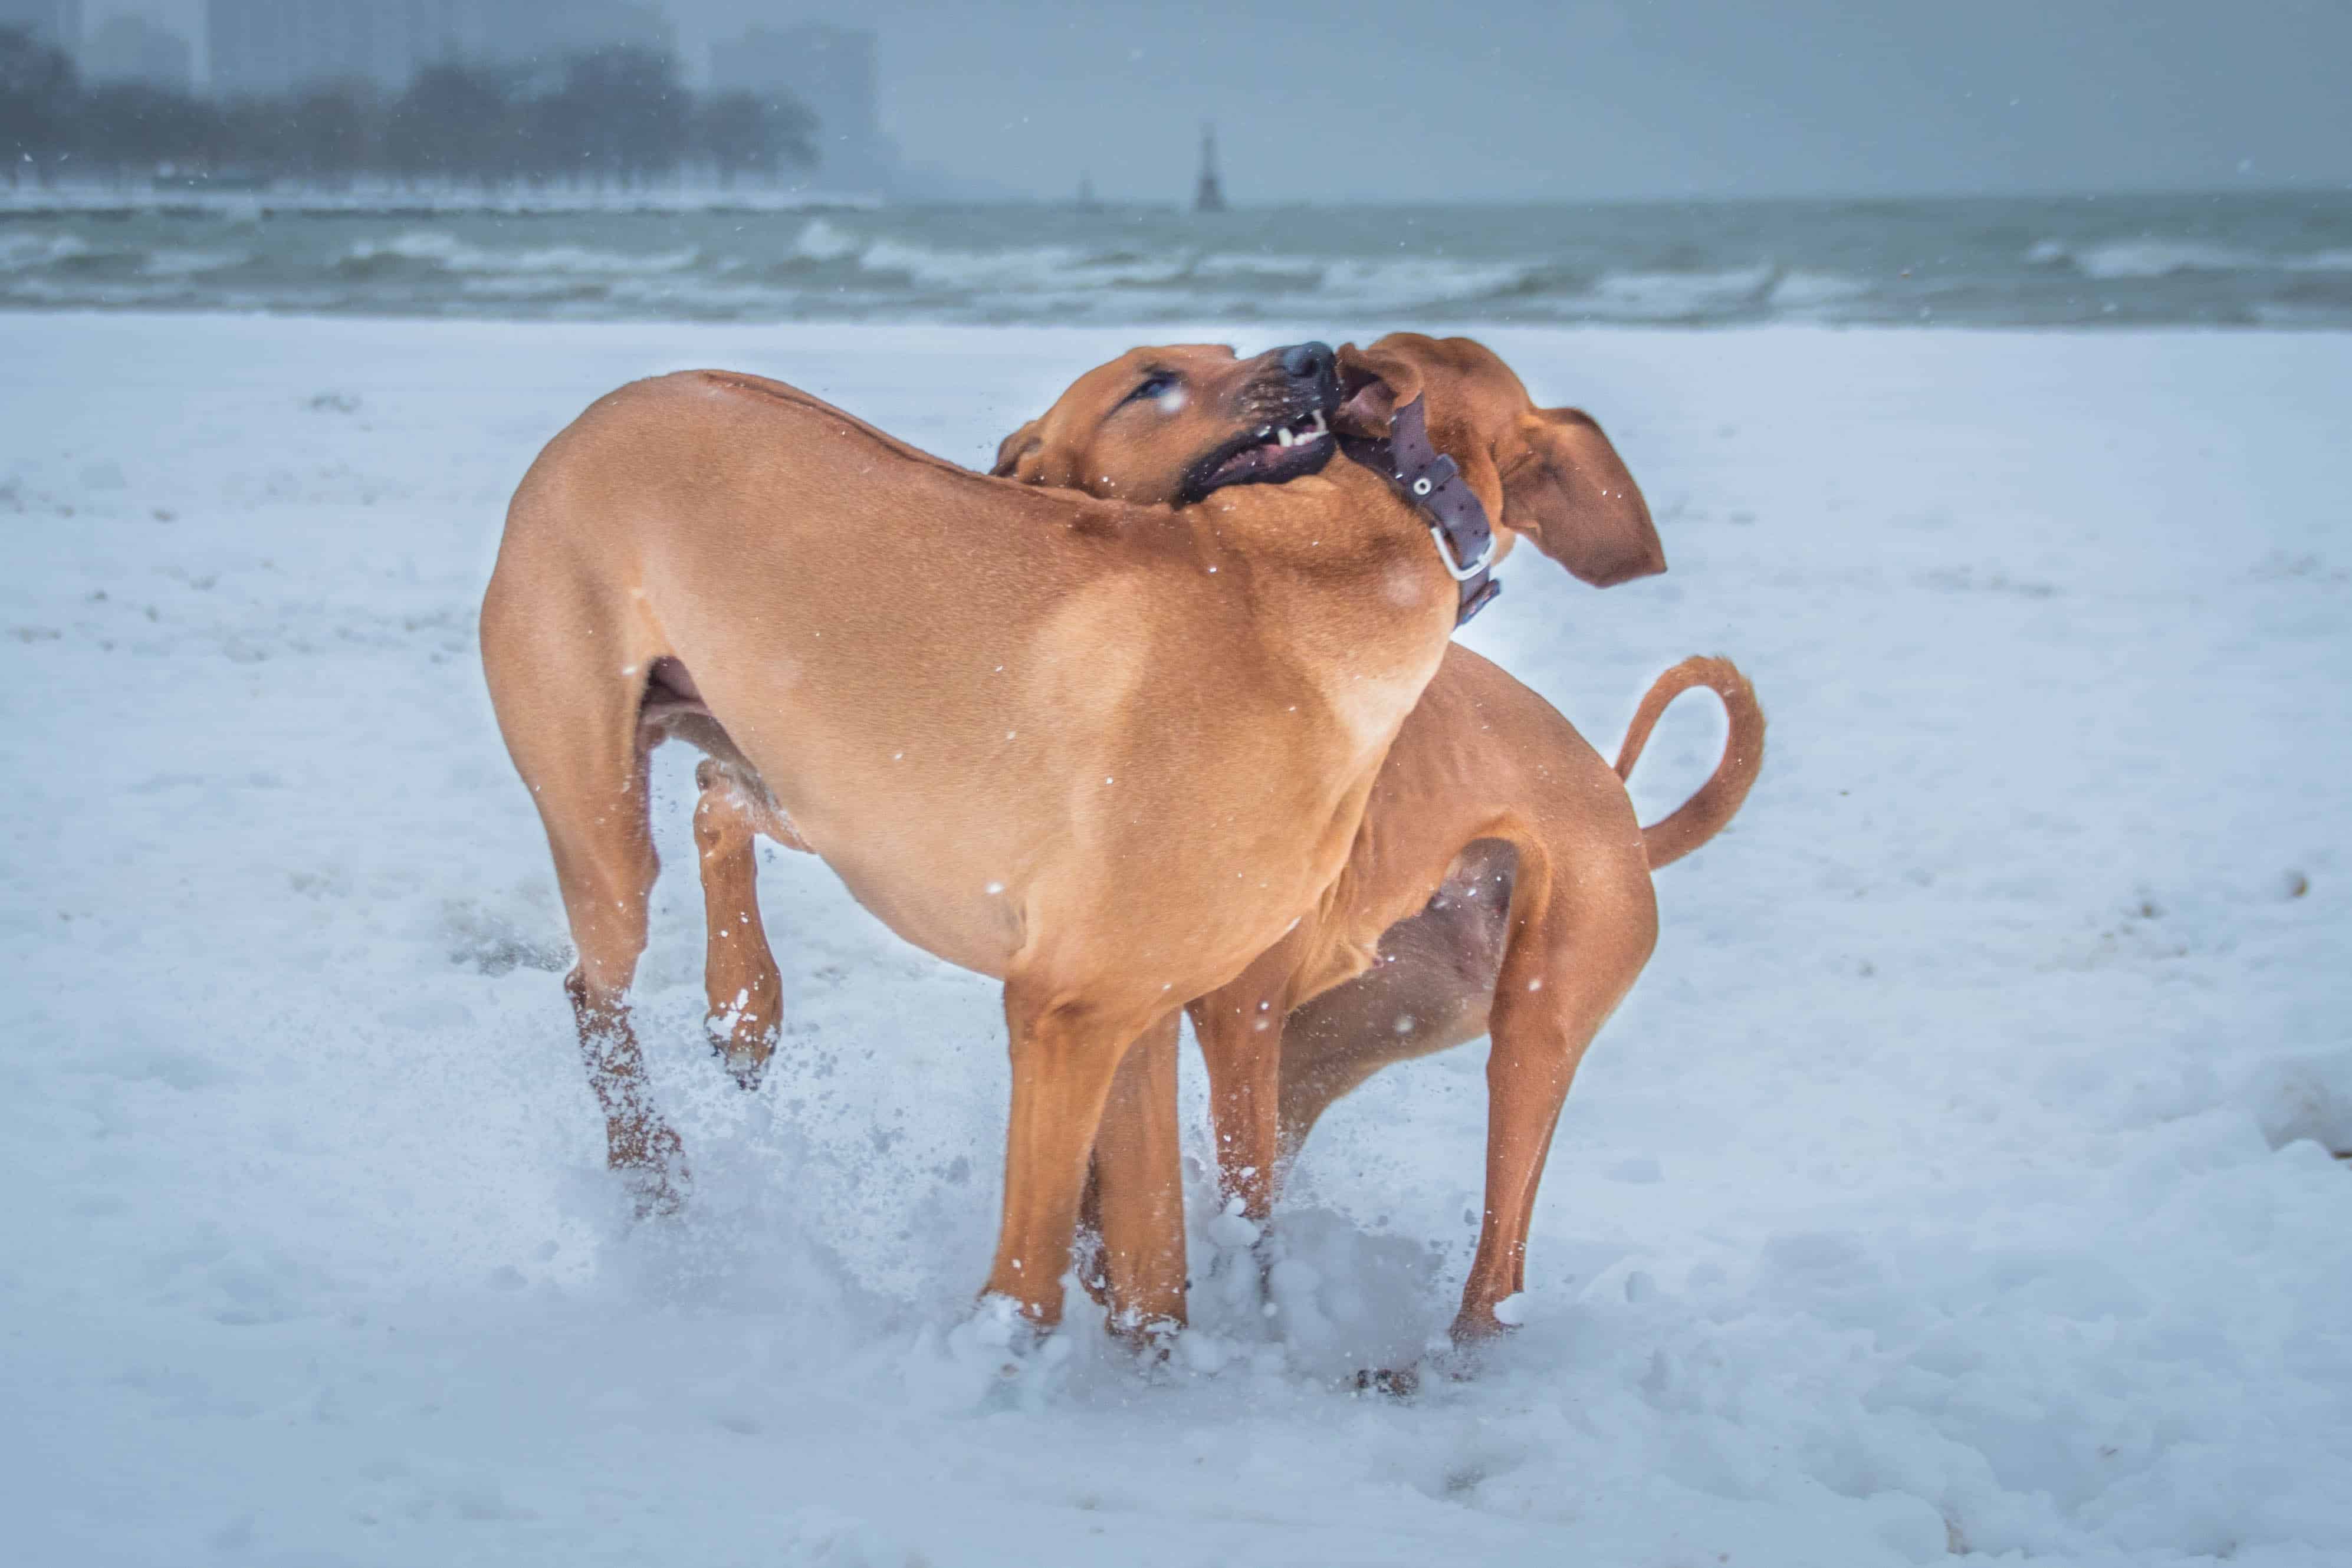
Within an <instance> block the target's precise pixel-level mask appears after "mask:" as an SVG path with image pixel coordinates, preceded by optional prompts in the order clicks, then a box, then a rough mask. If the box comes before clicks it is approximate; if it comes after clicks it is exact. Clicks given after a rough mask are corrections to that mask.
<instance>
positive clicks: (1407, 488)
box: [1370, 397, 1503, 627]
mask: <svg viewBox="0 0 2352 1568" xmlns="http://www.w3.org/2000/svg"><path fill="white" fill-rule="evenodd" d="M1370 445H1371V447H1372V455H1373V456H1375V457H1376V458H1377V459H1378V460H1379V461H1380V462H1381V464H1383V465H1386V467H1387V469H1388V472H1389V477H1390V478H1391V479H1393V480H1395V481H1396V483H1397V484H1398V485H1399V486H1402V488H1403V490H1404V494H1405V499H1406V500H1408V501H1410V502H1412V506H1413V508H1414V510H1416V511H1418V512H1419V513H1421V515H1422V517H1423V518H1424V519H1426V520H1427V522H1428V524H1429V537H1430V538H1432V539H1433V540H1435V541H1436V544H1437V559H1440V560H1441V561H1444V563H1445V575H1446V576H1448V577H1450V578H1452V579H1453V580H1454V581H1455V582H1457V583H1459V584H1460V585H1461V587H1462V600H1461V603H1460V604H1459V606H1458V607H1457V608H1456V609H1455V611H1454V625H1455V626H1457V627H1460V626H1467V625H1468V624H1469V623H1470V618H1471V617H1472V616H1473V615H1475V614H1477V613H1478V612H1480V611H1481V610H1484V609H1486V606H1487V605H1489V604H1492V603H1493V602H1494V601H1495V596H1496V594H1498V593H1500V592H1502V591H1503V585H1502V584H1501V583H1499V582H1497V581H1496V580H1495V579H1494V576H1493V575H1492V573H1493V569H1494V564H1495V528H1494V525H1493V524H1492V523H1490V522H1488V521H1487V520H1486V507H1482V506H1480V505H1479V504H1478V497H1477V495H1476V494H1475V492H1474V491H1473V490H1472V489H1471V488H1470V486H1468V485H1467V484H1465V483H1464V482H1463V478H1462V470H1461V468H1460V467H1459V466H1458V465H1456V464H1455V463H1454V459H1453V458H1451V457H1448V456H1447V455H1445V454H1444V453H1443V452H1440V451H1438V450H1437V448H1436V447H1434V446H1432V445H1431V444H1429V422H1428V414H1427V411H1426V410H1425V409H1423V406H1422V400H1421V399H1420V398H1418V397H1416V398H1414V399H1413V400H1412V402H1409V403H1405V404H1402V406H1400V407H1399V408H1398V409H1397V411H1396V413H1395V415H1394V416H1393V417H1392V418H1391V420H1390V422H1389V438H1388V439H1387V440H1386V441H1379V442H1373V443H1371V444H1370Z"/></svg>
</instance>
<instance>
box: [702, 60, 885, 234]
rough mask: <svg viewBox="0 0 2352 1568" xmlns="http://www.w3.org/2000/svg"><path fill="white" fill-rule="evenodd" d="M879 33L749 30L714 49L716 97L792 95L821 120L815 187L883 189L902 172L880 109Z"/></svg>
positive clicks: (712, 65)
mask: <svg viewBox="0 0 2352 1568" xmlns="http://www.w3.org/2000/svg"><path fill="white" fill-rule="evenodd" d="M876 80H877V72H876V68H875V49H874V35H873V34H872V33H869V32H866V31H863V30H861V29H857V28H853V27H835V26H827V25H825V24H824V23H822V22H812V23H808V24H806V25H804V26H797V27H784V28H773V27H752V28H750V29H748V30H746V31H745V32H744V33H743V35H742V36H741V37H737V38H732V39H730V40H728V41H726V42H723V43H718V44H713V45H712V46H711V47H710V90H711V91H713V92H749V93H772V92H776V91H778V90H782V91H783V92H787V93H790V94H791V95H792V96H793V98H796V99H799V100H800V101H801V102H802V103H803V105H805V106H806V107H807V109H808V110H809V111H810V112H811V113H813V114H814V115H815V116H816V121H817V129H816V144H817V167H816V172H815V176H814V180H815V183H816V184H818V185H819V186H821V187H823V188H824V189H825V190H828V191H836V192H880V191H887V190H888V189H889V187H890V185H891V184H892V183H893V181H894V179H895V178H896V176H897V175H898V148H897V146H896V145H894V144H893V143H892V142H891V141H890V139H889V138H888V137H887V136H885V135H883V134H882V122H881V119H880V117H879V116H878V115H877V113H876V110H875V99H876V96H877V95H876Z"/></svg>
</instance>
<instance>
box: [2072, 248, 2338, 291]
mask: <svg viewBox="0 0 2352 1568" xmlns="http://www.w3.org/2000/svg"><path fill="white" fill-rule="evenodd" d="M2025 259H2026V260H2028V261H2029V262H2032V263H2034V264H2035V265H2037V266H2042V267H2055V266H2062V265H2068V266H2072V267H2074V269H2075V270H2076V271H2078V272H2080V273H2082V274H2083V275H2084V277H2094V278H2097V279H2099V280H2100V281H2102V282H2116V281H2121V280H2124V279H2129V278H2147V277H2174V276H2176V275H2177V274H2180V273H2185V272H2352V250H2323V251H2314V252H2309V253H2306V254H2305V255H2301V256H2284V255H2279V254H2277V253H2274V252H2265V251H2255V250H2247V249H2245V248H2243V247H2242V246H2225V245H2213V244H2210V243H2209V242H2206V241H2202V240H2180V239H2153V238H2149V239H2126V240H2106V241H2103V242H2101V243H2099V244H2095V245H2086V246H2079V247H2078V246H2070V245H2068V244H2066V243H2065V242H2064V241H2063V240H2055V239H2045V240H2038V241H2036V242H2035V243H2034V245H2033V246H2032V249H2030V250H2028V251H2027V252H2026V253H2025Z"/></svg>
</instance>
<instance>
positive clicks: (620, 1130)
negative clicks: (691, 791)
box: [482, 560, 685, 1213]
mask: <svg viewBox="0 0 2352 1568" xmlns="http://www.w3.org/2000/svg"><path fill="white" fill-rule="evenodd" d="M508 565H509V563H508V562H506V561H504V560H501V562H500V577H499V578H493V580H492V583H491V591H490V593H489V595H488V597H487V598H486V599H485V601H484V602H483V609H482V663H483V668H484V673H485V674H487V676H488V681H489V686H490V699H491V703H492V706H494V707H495V708H496V709H497V711H498V716H499V728H500V730H501V731H503V732H504V734H505V736H506V741H507V749H508V752H509V755H511V756H512V757H513V758H514V763H515V768H516V770H517V771H518V772H520V774H521V775H522V779H523V782H524V783H525V784H526V785H528V786H529V787H530V791H531V797H532V800H533V802H534V803H535V804H536V805H537V806H538V808H539V814H540V821H541V823H542V824H543V825H544V826H545V828H546V830H547V841H548V847H549V849H550V850H551V851H552V852H553V854H554V858H555V875H556V882H557V884H558V886H559V887H560V889H561V890H562V895H563V912H564V915H565V916H566V917H567V918H568V920H569V921H570V923H571V926H572V944H573V946H575V947H576V948H577V949H578V950H579V962H578V963H577V965H575V966H574V967H573V968H572V973H571V974H570V975H569V976H567V977H565V980H564V989H565V990H566V991H567V992H568V993H569V994H570V996H571V998H572V1017H573V1019H574V1022H575V1023H576V1024H577V1026H578V1029H579V1034H580V1052H581V1058H582V1061H583V1063H584V1064H585V1066H586V1068H587V1071H588V1086H589V1088H590V1089H591V1090H592V1091H593V1092H594V1093H595V1096H596V1103H597V1104H598V1105H599V1106H601V1107H602V1108H603V1110H604V1134H605V1147H606V1157H607V1161H608V1163H609V1164H610V1165H611V1166H612V1167H613V1168H614V1170H616V1171H619V1172H622V1173H623V1174H624V1175H625V1176H627V1177H628V1178H629V1179H630V1181H631V1184H632V1186H635V1189H636V1192H637V1198H638V1208H639V1211H640V1212H641V1213H645V1212H652V1211H666V1210H668V1209H673V1208H675V1207H677V1204H678V1202H679V1199H680V1195H681V1189H682V1186H683V1183H684V1179H685V1166H684V1162H683V1160H682V1159H681V1157H680V1151H679V1145H678V1138H677V1134H676V1133H675V1132H673V1131H672V1130H671V1129H670V1127H669V1125H668V1124H667V1123H666V1122H664V1121H663V1120H662V1118H661V1116H660V1114H659V1113H658V1112H656V1110H655V1108H654V1105H653V1102H652V1098H651V1096H650V1094H649V1093H648V1092H647V1086H646V1072H645V1058H644V1053H643V1052H642V1051H640V1050H639V1049H638V1046H637V1040H636V1035H635V1031H634V1030H632V1029H631V1028H630V1023H629V1000H628V998H629V986H630V982H631V981H632V980H633V979H634V978H635V975H636V967H637V959H638V957H639V956H640V955H642V954H643V953H644V951H645V946H646V900H647V899H648V898H649V897H650V895H651V894H652V892H653V885H654V878H655V875H656V873H657V872H658V871H659V869H660V867H659V863H658V862H657V861H656V857H655V853H654V842H653V831H652V821H651V819H650V814H649V811H648V808H647V804H646V752H645V747H644V740H643V737H642V735H641V731H640V727H639V725H638V706H639V703H640V700H641V697H642V695H643V693H644V689H645V680H644V675H643V670H644V667H645V661H644V660H643V659H642V658H640V659H637V660H635V661H629V662H625V661H628V655H627V653H626V652H625V647H624V646H623V645H622V644H623V643H624V639H623V638H622V637H621V635H619V633H618V631H617V628H616V627H614V625H612V624H611V623H610V622H607V623H605V624H603V625H599V624H597V623H596V622H595V620H593V619H592V612H593V606H586V605H582V604H580V603H578V602H576V601H560V600H558V601H552V602H551V601H550V598H549V597H547V596H541V597H536V598H529V597H526V596H525V594H524V592H522V591H514V592H511V593H509V592H502V591H501V589H502V588H503V587H504V586H505V585H504V584H503V583H502V582H501V580H500V578H503V577H504V576H506V574H507V570H508Z"/></svg>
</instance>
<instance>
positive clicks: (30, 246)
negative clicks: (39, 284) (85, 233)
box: [0, 232, 89, 272]
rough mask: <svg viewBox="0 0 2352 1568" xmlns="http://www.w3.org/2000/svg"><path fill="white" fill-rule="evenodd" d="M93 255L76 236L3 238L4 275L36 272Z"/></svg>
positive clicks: (0, 259) (0, 255)
mask: <svg viewBox="0 0 2352 1568" xmlns="http://www.w3.org/2000/svg"><path fill="white" fill-rule="evenodd" d="M88 255H89V245H88V244H87V243H86V242H85V241H83V240H82V239H81V238H80V237H79V236H78V235H58V234H41V233H38V232H36V233H33V234H0V272H33V271H37V270H38V269H39V268H41V267H54V266H56V265H57V264H58V262H61V261H67V260H70V259H72V258H73V257H75V256H88Z"/></svg>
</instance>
